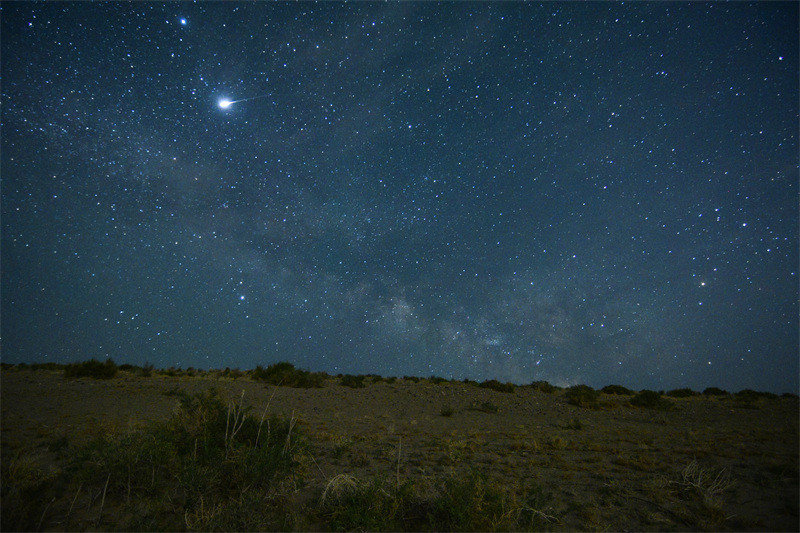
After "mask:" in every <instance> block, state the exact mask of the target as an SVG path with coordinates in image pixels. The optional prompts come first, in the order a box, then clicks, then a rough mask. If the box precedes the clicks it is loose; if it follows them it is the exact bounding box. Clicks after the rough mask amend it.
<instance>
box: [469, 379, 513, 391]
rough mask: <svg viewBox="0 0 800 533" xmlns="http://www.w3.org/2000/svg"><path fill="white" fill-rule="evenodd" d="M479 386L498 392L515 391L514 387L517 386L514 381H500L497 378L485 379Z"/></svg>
mask: <svg viewBox="0 0 800 533" xmlns="http://www.w3.org/2000/svg"><path fill="white" fill-rule="evenodd" d="M478 386H479V387H481V388H484V389H492V390H495V391H497V392H514V389H515V388H516V385H514V384H513V383H500V382H499V381H497V380H496V379H490V380H488V381H484V382H482V383H480V384H479V385H478Z"/></svg>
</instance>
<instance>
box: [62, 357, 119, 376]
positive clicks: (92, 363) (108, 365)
mask: <svg viewBox="0 0 800 533" xmlns="http://www.w3.org/2000/svg"><path fill="white" fill-rule="evenodd" d="M116 375H117V365H116V363H114V361H112V360H111V359H106V360H105V362H103V363H101V362H100V361H98V360H97V359H90V360H89V361H84V362H82V363H71V364H68V365H67V366H65V367H64V377H65V378H83V377H88V378H94V379H111V378H113V377H114V376H116Z"/></svg>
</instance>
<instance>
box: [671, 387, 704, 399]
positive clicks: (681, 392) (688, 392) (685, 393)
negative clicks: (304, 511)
mask: <svg viewBox="0 0 800 533" xmlns="http://www.w3.org/2000/svg"><path fill="white" fill-rule="evenodd" d="M696 394H697V393H696V392H695V391H693V390H692V389H672V390H671V391H668V392H667V396H671V397H672V398H688V397H690V396H695V395H696Z"/></svg>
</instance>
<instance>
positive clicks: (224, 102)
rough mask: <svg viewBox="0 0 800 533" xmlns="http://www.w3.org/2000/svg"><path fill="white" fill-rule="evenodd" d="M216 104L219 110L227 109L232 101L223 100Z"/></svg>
mask: <svg viewBox="0 0 800 533" xmlns="http://www.w3.org/2000/svg"><path fill="white" fill-rule="evenodd" d="M217 103H218V105H219V107H220V108H221V109H228V108H229V107H230V106H231V104H233V101H231V100H228V99H227V98H223V99H221V100H220V101H219V102H217Z"/></svg>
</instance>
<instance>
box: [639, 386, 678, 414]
mask: <svg viewBox="0 0 800 533" xmlns="http://www.w3.org/2000/svg"><path fill="white" fill-rule="evenodd" d="M631 405H635V406H636V407H644V408H646V409H661V410H665V411H666V410H669V409H672V407H673V403H672V402H671V401H669V400H667V399H666V398H663V397H662V396H661V395H660V394H659V393H657V392H655V391H651V390H643V391H641V392H640V393H639V394H637V395H636V396H634V397H633V398H631Z"/></svg>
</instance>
